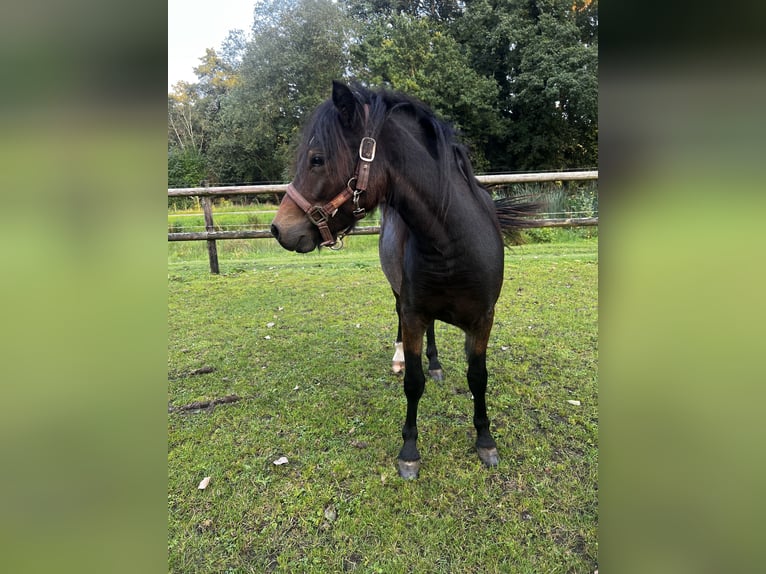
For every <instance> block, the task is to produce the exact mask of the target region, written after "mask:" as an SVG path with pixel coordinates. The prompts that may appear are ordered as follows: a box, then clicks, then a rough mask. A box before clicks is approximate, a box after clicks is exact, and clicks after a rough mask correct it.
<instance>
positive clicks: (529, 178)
mask: <svg viewBox="0 0 766 574" xmlns="http://www.w3.org/2000/svg"><path fill="white" fill-rule="evenodd" d="M476 179H478V180H479V182H480V183H481V184H482V185H485V186H487V187H491V186H495V185H506V184H519V183H538V182H556V181H578V180H596V179H598V171H597V170H590V171H557V172H540V173H512V174H498V175H479V176H476ZM286 189H287V184H283V183H281V184H269V185H239V186H220V187H181V188H172V189H168V197H199V198H200V203H201V204H202V210H203V213H204V216H205V231H200V232H182V233H168V241H207V245H208V255H209V258H210V271H211V272H212V273H218V255H217V250H216V246H215V242H216V241H220V240H223V239H264V238H268V237H273V236H272V235H271V232H270V231H269V230H257V229H241V230H236V231H216V229H215V224H214V223H213V210H212V205H211V202H210V199H209V198H211V197H229V196H233V195H258V194H272V195H273V194H277V193H284V192H285V190H286ZM533 221H534V225H533V227H582V226H596V225H598V217H567V218H556V219H534V220H533ZM378 233H380V227H379V226H366V227H356V228H354V229H353V230H352V231H351V233H350V234H349V235H376V234H378Z"/></svg>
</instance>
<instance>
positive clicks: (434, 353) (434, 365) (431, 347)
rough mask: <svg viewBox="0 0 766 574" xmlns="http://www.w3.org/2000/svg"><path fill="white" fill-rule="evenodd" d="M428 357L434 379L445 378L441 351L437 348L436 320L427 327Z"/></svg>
mask: <svg viewBox="0 0 766 574" xmlns="http://www.w3.org/2000/svg"><path fill="white" fill-rule="evenodd" d="M426 357H428V374H429V375H430V376H431V378H432V379H433V380H434V381H443V380H444V371H443V370H442V366H441V363H439V351H438V350H437V349H436V335H435V334H434V322H433V321H431V323H430V324H429V325H428V328H427V329H426Z"/></svg>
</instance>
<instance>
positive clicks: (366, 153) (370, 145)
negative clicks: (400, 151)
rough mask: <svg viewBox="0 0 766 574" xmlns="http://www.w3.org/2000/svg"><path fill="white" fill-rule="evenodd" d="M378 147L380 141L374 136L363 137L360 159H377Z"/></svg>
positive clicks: (360, 146)
mask: <svg viewBox="0 0 766 574" xmlns="http://www.w3.org/2000/svg"><path fill="white" fill-rule="evenodd" d="M377 147H378V142H376V141H375V140H374V139H373V138H369V137H363V138H362V141H361V142H359V159H361V160H362V161H366V162H368V163H369V162H371V161H372V160H374V159H375V149H376V148H377Z"/></svg>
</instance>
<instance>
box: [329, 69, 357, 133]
mask: <svg viewBox="0 0 766 574" xmlns="http://www.w3.org/2000/svg"><path fill="white" fill-rule="evenodd" d="M332 103H333V104H335V108H336V109H337V110H338V115H339V116H340V123H341V125H342V126H343V127H345V128H349V127H351V124H352V123H353V121H354V117H355V115H356V98H355V97H354V94H352V93H351V90H350V89H349V87H348V86H347V85H346V84H342V83H340V82H337V81H335V80H333V82H332Z"/></svg>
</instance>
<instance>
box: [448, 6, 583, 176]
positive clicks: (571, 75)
mask: <svg viewBox="0 0 766 574" xmlns="http://www.w3.org/2000/svg"><path fill="white" fill-rule="evenodd" d="M597 28H598V4H597V2H596V1H593V2H588V1H587V0H585V1H583V0H574V2H573V1H572V0H524V1H519V2H499V1H496V0H471V1H470V2H467V4H466V10H465V13H464V14H463V16H462V17H461V18H459V19H456V21H455V24H454V27H453V29H454V30H455V34H456V37H457V38H459V39H460V40H461V41H463V42H464V43H465V44H466V45H467V46H469V48H470V51H471V61H472V64H473V67H474V69H475V70H477V71H478V72H479V73H482V74H485V75H489V76H492V77H493V78H494V79H495V81H496V83H497V85H498V88H499V96H498V110H499V112H500V113H499V117H498V122H499V123H500V124H501V125H502V129H501V130H499V131H500V133H501V134H503V135H501V136H500V137H499V138H497V140H495V141H493V142H491V145H490V146H489V149H488V154H489V155H488V159H489V160H490V163H491V164H492V166H493V168H494V169H498V170H503V171H505V170H519V169H558V168H565V167H584V166H590V165H594V164H596V163H597V161H598V150H597V133H598V106H597V101H598V79H597V77H598V76H597V72H598V70H597V68H598V34H597Z"/></svg>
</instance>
